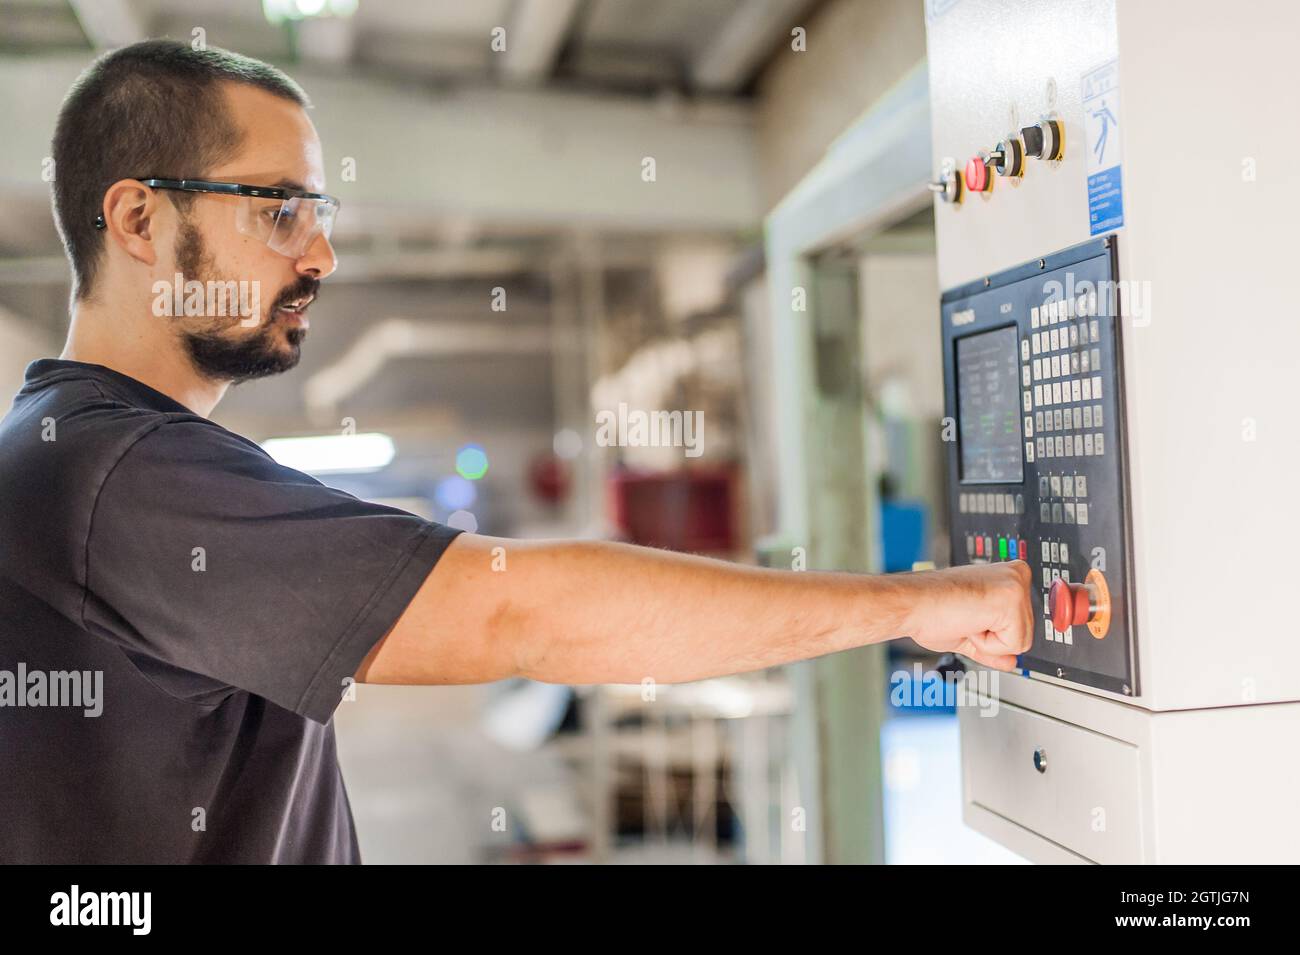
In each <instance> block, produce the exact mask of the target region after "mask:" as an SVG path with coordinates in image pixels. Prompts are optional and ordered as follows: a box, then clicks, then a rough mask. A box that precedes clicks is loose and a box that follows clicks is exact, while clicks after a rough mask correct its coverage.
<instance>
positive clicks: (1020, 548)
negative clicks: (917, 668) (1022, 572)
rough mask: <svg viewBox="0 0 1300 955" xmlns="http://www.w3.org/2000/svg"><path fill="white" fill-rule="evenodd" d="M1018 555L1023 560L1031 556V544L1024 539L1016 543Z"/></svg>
mask: <svg viewBox="0 0 1300 955" xmlns="http://www.w3.org/2000/svg"><path fill="white" fill-rule="evenodd" d="M1016 556H1017V557H1019V558H1020V559H1021V560H1027V559H1028V557H1029V545H1027V544H1026V543H1025V542H1024V541H1020V542H1019V543H1018V544H1017V545H1016Z"/></svg>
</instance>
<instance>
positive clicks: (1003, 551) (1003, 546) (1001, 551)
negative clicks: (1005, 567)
mask: <svg viewBox="0 0 1300 955" xmlns="http://www.w3.org/2000/svg"><path fill="white" fill-rule="evenodd" d="M1006 559H1007V539H1006V538H1005V537H999V538H998V560H1006Z"/></svg>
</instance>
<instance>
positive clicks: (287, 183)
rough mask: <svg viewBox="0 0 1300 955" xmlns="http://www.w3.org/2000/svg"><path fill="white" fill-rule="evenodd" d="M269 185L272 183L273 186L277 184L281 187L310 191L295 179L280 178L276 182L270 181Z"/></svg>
mask: <svg viewBox="0 0 1300 955" xmlns="http://www.w3.org/2000/svg"><path fill="white" fill-rule="evenodd" d="M271 185H273V186H279V187H281V188H283V189H295V190H297V191H298V192H310V191H311V190H310V189H307V188H306V187H305V186H303V184H302V183H300V182H299V181H298V180H297V179H281V180H280V181H278V182H273V183H271Z"/></svg>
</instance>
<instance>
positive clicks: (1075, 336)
mask: <svg viewBox="0 0 1300 955" xmlns="http://www.w3.org/2000/svg"><path fill="white" fill-rule="evenodd" d="M1070 347H1071V348H1078V347H1079V326H1078V325H1071V326H1070Z"/></svg>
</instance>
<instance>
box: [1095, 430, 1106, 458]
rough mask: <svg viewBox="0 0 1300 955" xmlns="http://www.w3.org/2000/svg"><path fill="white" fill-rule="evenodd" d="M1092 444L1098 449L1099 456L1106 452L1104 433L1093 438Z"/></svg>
mask: <svg viewBox="0 0 1300 955" xmlns="http://www.w3.org/2000/svg"><path fill="white" fill-rule="evenodd" d="M1092 446H1093V447H1094V448H1095V449H1096V450H1097V454H1098V456H1100V455H1103V454H1105V453H1106V445H1105V443H1104V436H1103V435H1100V434H1098V435H1097V437H1095V438H1094V439H1093V441H1092Z"/></svg>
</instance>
